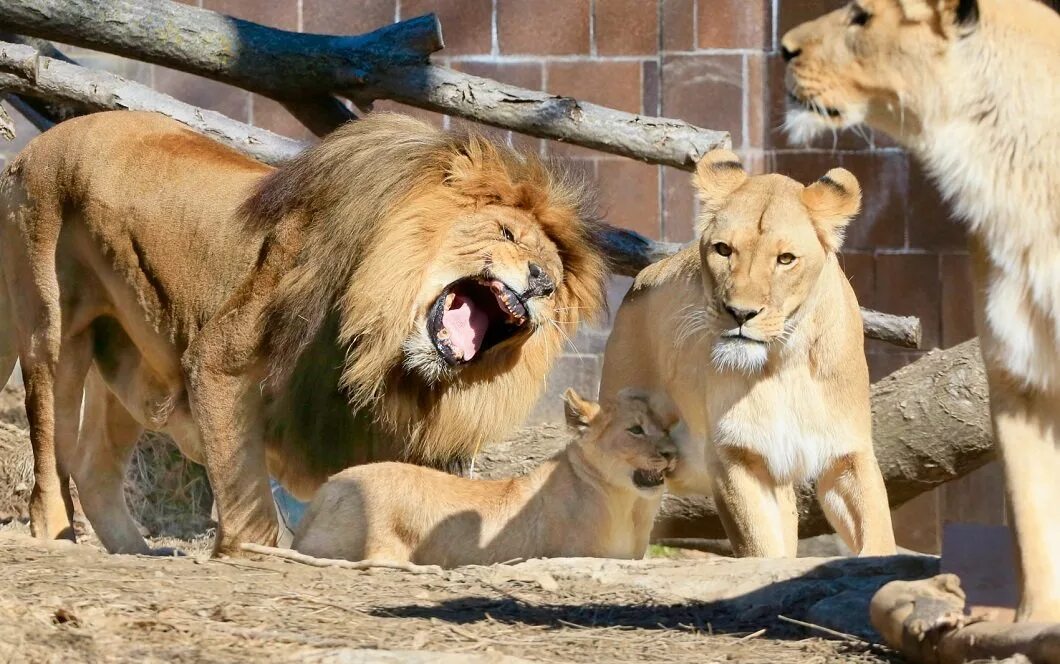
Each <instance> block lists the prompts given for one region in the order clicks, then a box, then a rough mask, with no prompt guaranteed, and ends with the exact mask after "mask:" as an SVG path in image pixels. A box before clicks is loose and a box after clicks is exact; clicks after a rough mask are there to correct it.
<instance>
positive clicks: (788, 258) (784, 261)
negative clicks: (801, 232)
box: [777, 254, 795, 265]
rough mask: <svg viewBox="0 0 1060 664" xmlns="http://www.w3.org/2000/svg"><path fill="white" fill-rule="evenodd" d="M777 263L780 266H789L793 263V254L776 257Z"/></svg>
mask: <svg viewBox="0 0 1060 664" xmlns="http://www.w3.org/2000/svg"><path fill="white" fill-rule="evenodd" d="M777 262H778V263H780V264H781V265H791V264H792V263H794V262H795V254H781V255H779V256H777Z"/></svg>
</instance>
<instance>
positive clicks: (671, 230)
mask: <svg viewBox="0 0 1060 664" xmlns="http://www.w3.org/2000/svg"><path fill="white" fill-rule="evenodd" d="M662 171H663V239H664V240H666V241H667V242H688V241H690V240H692V239H694V238H695V228H696V212H697V210H698V205H697V203H696V188H695V187H694V186H693V185H692V177H691V174H689V173H686V172H685V171H679V170H677V169H676V168H663V169H662Z"/></svg>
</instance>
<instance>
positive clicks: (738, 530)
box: [600, 150, 895, 556]
mask: <svg viewBox="0 0 1060 664" xmlns="http://www.w3.org/2000/svg"><path fill="white" fill-rule="evenodd" d="M694 181H695V185H696V187H697V189H698V193H699V198H700V201H701V202H702V213H701V216H700V219H699V233H700V239H699V242H698V243H696V244H695V245H693V246H690V247H688V248H687V249H684V250H682V251H680V252H678V253H677V254H675V255H674V256H671V257H669V258H666V259H665V260H662V261H660V262H658V263H656V264H654V265H651V266H649V267H647V268H645V269H644V270H643V271H642V272H641V273H640V274H639V275H638V276H637V279H636V282H635V283H634V285H633V287H632V288H631V289H630V292H629V293H628V294H627V295H626V298H625V300H624V301H623V302H622V306H621V307H620V308H619V310H618V313H617V315H616V317H615V325H614V330H613V332H612V333H611V337H610V339H609V340H608V343H607V349H606V351H605V354H604V368H603V379H602V383H601V387H600V394H601V395H602V398H607V396H608V395H612V394H616V393H617V392H618V391H619V390H622V389H629V388H635V389H642V390H648V391H650V392H653V393H654V392H656V391H660V392H663V393H664V394H666V395H667V396H669V397H670V398H671V399H672V400H673V401H674V403H675V404H676V407H677V409H678V411H679V413H680V417H681V419H682V421H683V423H684V425H685V427H687V429H688V433H689V434H690V435H689V436H688V437H678V438H677V443H678V447H679V448H680V456H681V465H680V467H679V468H678V469H677V471H676V472H675V473H674V474H673V476H672V477H671V478H669V479H668V480H667V486H668V488H669V489H670V490H671V491H673V492H675V493H707V494H711V495H712V496H713V498H714V502H715V504H716V505H717V507H718V514H719V516H720V517H721V521H722V524H723V525H724V527H725V531H726V533H727V534H728V536H729V539H730V541H731V542H732V546H733V550H734V551H735V552H736V553H737V555H742V556H794V555H795V546H796V544H797V541H798V535H797V527H798V513H797V510H796V504H795V491H794V484H795V483H800V482H804V481H811V480H816V482H817V495H818V499H819V501H820V503H821V507H822V509H823V510H824V513H825V515H826V516H827V517H828V521H829V523H831V524H832V527H833V528H835V530H836V532H838V533H839V535H840V536H841V537H842V538H843V541H844V542H846V544H847V545H848V546H849V547H850V548H851V550H853V551H855V552H857V553H859V554H873V555H879V554H888V553H894V550H895V545H894V534H893V532H892V530H891V517H890V512H889V509H888V505H887V493H886V490H885V488H884V485H883V478H882V476H881V474H880V469H879V466H878V465H877V463H876V457H875V455H874V453H873V449H872V431H871V416H870V411H869V374H868V367H867V365H866V362H865V351H864V340H863V338H862V323H861V316H860V314H859V310H858V303H857V300H856V298H855V297H854V291H853V290H852V289H851V287H850V284H849V283H848V282H847V279H846V276H844V274H843V270H842V268H841V267H840V265H839V258H838V256H837V255H836V254H837V252H838V251H839V249H840V247H841V246H842V242H843V230H844V228H845V227H846V225H847V223H848V222H849V221H850V219H851V218H852V217H853V216H854V215H855V214H856V213H857V211H858V208H859V206H860V203H861V189H860V187H859V186H858V182H857V180H856V179H855V178H854V176H853V175H852V174H851V173H850V172H849V171H846V170H843V169H841V168H834V169H832V170H830V171H828V173H827V174H825V175H824V176H823V177H821V179H820V180H818V181H817V182H815V183H813V184H811V185H809V186H803V185H802V184H800V183H798V182H796V181H794V180H792V179H791V178H788V177H785V176H783V175H776V174H771V175H760V176H755V177H749V176H748V175H747V173H746V172H744V169H743V166H742V165H741V164H740V162H739V160H738V158H737V157H736V155H735V154H733V153H732V152H729V151H727V150H715V151H713V152H710V153H709V154H707V155H706V156H705V157H704V158H703V159H702V160H701V161H700V162H699V164H698V165H697V170H696V175H695V179H694ZM644 509H645V514H646V515H649V514H654V512H653V509H657V505H651V504H646V505H645V507H644ZM646 518H647V517H646V516H644V517H641V519H646Z"/></svg>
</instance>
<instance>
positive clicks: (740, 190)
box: [694, 150, 861, 374]
mask: <svg viewBox="0 0 1060 664" xmlns="http://www.w3.org/2000/svg"><path fill="white" fill-rule="evenodd" d="M694 182H695V185H696V187H697V189H698V195H699V198H700V201H701V202H702V213H701V216H700V220H699V229H700V240H699V253H700V262H701V267H702V269H701V274H702V278H703V288H704V293H705V294H706V296H707V298H706V299H707V303H706V311H705V312H704V314H705V323H706V326H707V328H708V330H709V332H711V333H712V334H713V336H714V344H713V347H712V361H713V363H714V365H715V367H716V368H717V369H719V370H722V371H740V372H744V373H748V374H752V373H756V372H759V371H761V370H762V368H763V367H764V366H765V365H766V362H767V360H768V359H769V353H770V350H771V349H772V348H774V347H776V346H777V345H778V344H782V343H783V342H784V340H785V338H786V337H787V335H789V334H790V333H791V331H792V328H793V327H794V324H795V321H796V314H797V312H798V311H799V307H800V306H801V305H802V304H803V303H804V302H805V301H806V299H807V298H808V297H809V296H810V294H811V292H812V290H813V288H814V286H815V285H816V283H817V281H818V279H819V277H820V276H821V271H822V269H823V268H824V266H825V263H826V260H827V258H828V256H829V255H830V254H834V253H835V252H836V251H838V250H839V248H840V247H841V246H842V242H843V230H844V228H845V227H846V224H847V222H848V221H849V220H850V218H851V217H852V216H853V215H854V214H856V213H857V211H858V207H859V206H860V204H861V190H860V187H859V186H858V182H857V180H856V179H855V178H854V176H853V175H852V174H851V173H850V172H849V171H846V170H844V169H841V168H834V169H832V170H830V171H829V172H828V173H827V174H825V175H824V176H823V177H822V178H821V179H820V180H818V181H817V182H815V183H813V184H812V185H810V186H808V187H804V186H802V185H801V184H799V183H798V182H796V181H794V180H792V179H791V178H788V177H785V176H782V175H776V174H773V175H761V176H756V177H748V175H747V173H746V172H745V171H744V169H743V165H742V164H741V163H740V161H739V159H738V158H737V156H736V155H735V154H733V153H732V152H729V151H728V150H715V151H713V152H710V153H709V154H707V155H706V156H705V157H704V158H703V159H702V160H701V161H700V162H699V164H698V165H697V169H696V175H695V177H694Z"/></svg>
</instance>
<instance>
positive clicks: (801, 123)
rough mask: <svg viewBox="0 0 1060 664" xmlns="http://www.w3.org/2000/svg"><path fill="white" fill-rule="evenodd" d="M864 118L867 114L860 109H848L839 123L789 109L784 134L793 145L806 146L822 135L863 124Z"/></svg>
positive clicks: (785, 118) (815, 114)
mask: <svg viewBox="0 0 1060 664" xmlns="http://www.w3.org/2000/svg"><path fill="white" fill-rule="evenodd" d="M864 116H865V113H864V112H863V111H862V110H860V109H856V108H855V109H846V110H844V111H843V115H842V117H841V118H840V119H839V120H838V121H837V120H832V119H830V118H826V117H825V116H823V115H821V114H820V113H814V112H813V111H810V110H807V109H805V108H789V109H788V112H787V113H786V114H785V115H784V133H785V134H787V135H788V138H789V139H791V141H792V142H793V143H800V144H803V145H806V144H809V143H810V142H811V141H812V140H813V139H815V138H817V137H818V136H821V135H822V134H828V133H835V132H837V131H841V130H843V129H846V128H848V127H852V126H854V125H858V124H861V123H862V122H863V121H864V119H865V117H864ZM837 122H838V124H837Z"/></svg>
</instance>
